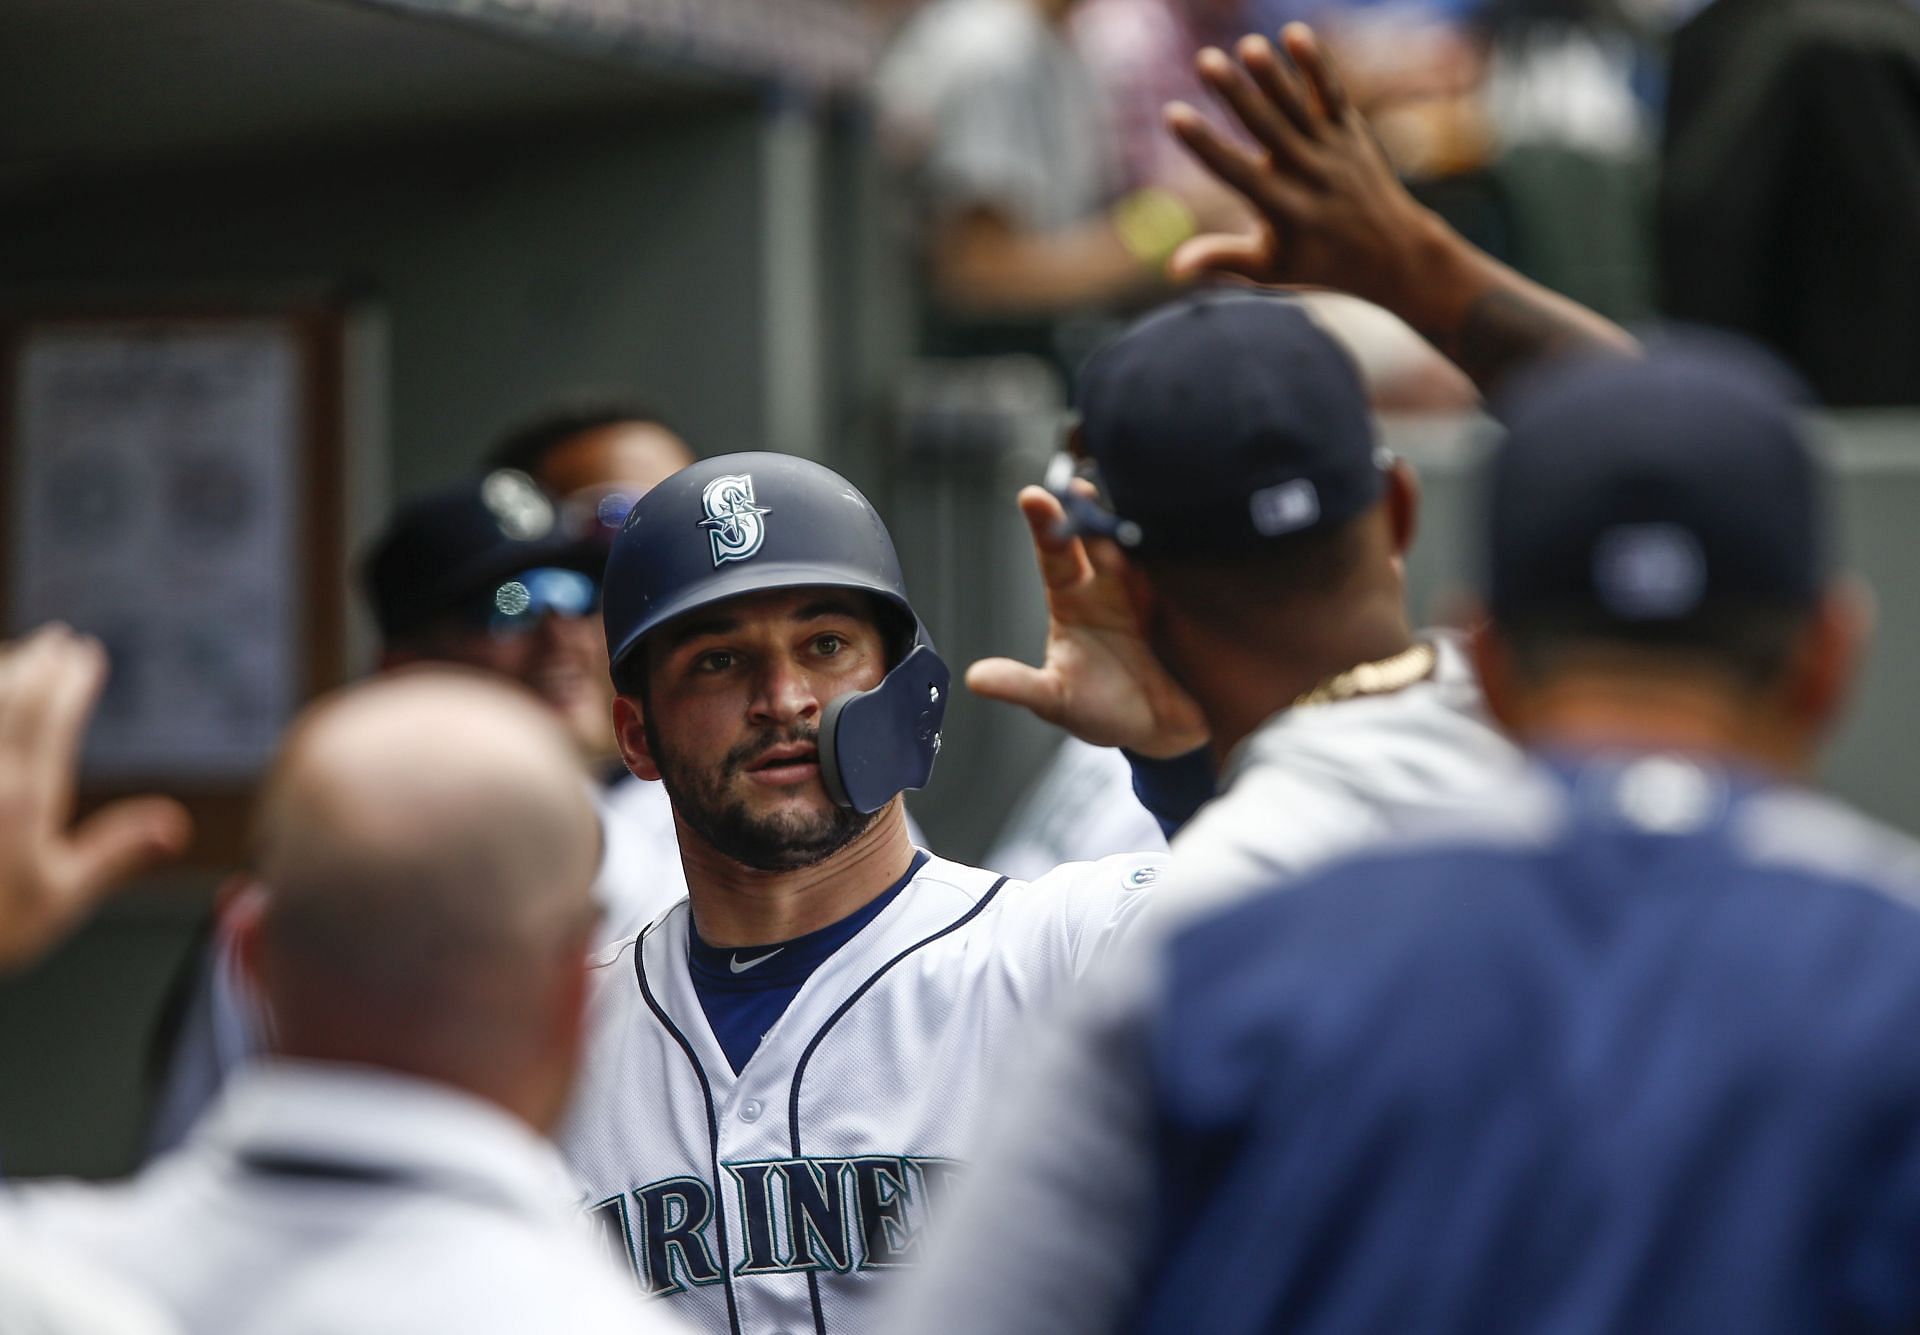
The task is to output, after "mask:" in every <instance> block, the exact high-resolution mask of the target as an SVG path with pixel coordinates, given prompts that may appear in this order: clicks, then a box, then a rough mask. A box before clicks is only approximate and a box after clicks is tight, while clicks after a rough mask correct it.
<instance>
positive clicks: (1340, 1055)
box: [898, 756, 1920, 1335]
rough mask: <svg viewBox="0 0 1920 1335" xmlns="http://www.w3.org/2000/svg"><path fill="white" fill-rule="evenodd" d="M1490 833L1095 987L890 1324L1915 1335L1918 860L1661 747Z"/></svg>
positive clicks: (1593, 770)
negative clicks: (911, 1299)
mask: <svg viewBox="0 0 1920 1335" xmlns="http://www.w3.org/2000/svg"><path fill="white" fill-rule="evenodd" d="M1484 819H1485V822H1486V824H1485V827H1484V828H1480V827H1476V828H1475V829H1474V830H1473V831H1471V832H1466V831H1462V830H1460V829H1459V828H1458V827H1456V828H1455V830H1454V831H1453V832H1451V833H1448V834H1445V835H1443V836H1440V838H1441V839H1444V842H1439V841H1434V840H1429V841H1426V842H1423V843H1419V844H1412V843H1406V844H1396V845H1394V849H1397V850H1398V851H1394V849H1379V850H1375V851H1374V852H1373V853H1371V854H1370V855H1368V856H1366V857H1364V858H1361V859H1358V860H1351V861H1347V862H1344V863H1340V864H1335V865H1331V866H1328V867H1326V868H1325V869H1323V870H1322V871H1320V872H1317V873H1313V874H1310V875H1308V876H1306V877H1305V878H1303V879H1300V880H1297V881H1295V882H1293V883H1291V884H1288V885H1275V886H1274V888H1273V889H1272V890H1271V891H1269V892H1266V893H1262V894H1259V895H1256V896H1255V897H1253V898H1251V899H1246V900H1241V901H1238V902H1236V903H1234V904H1232V905H1230V906H1226V907H1222V908H1217V909H1214V910H1212V911H1210V912H1208V913H1206V914H1205V915H1204V916H1200V917H1196V918H1192V919H1189V920H1186V921H1184V922H1182V923H1180V924H1176V925H1170V926H1169V927H1168V929H1167V930H1166V932H1165V934H1164V935H1163V937H1162V939H1160V940H1158V941H1157V942H1154V943H1153V944H1152V947H1151V948H1150V949H1144V950H1141V951H1139V952H1138V953H1137V954H1136V955H1135V956H1134V957H1132V958H1131V959H1129V960H1127V961H1126V964H1127V966H1128V967H1126V968H1124V969H1121V970H1117V971H1115V972H1114V973H1113V974H1111V975H1110V976H1109V977H1107V978H1106V979H1105V980H1103V982H1102V983H1101V984H1100V985H1097V986H1094V987H1092V988H1090V989H1089V992H1088V994H1087V995H1086V996H1085V997H1084V998H1083V1000H1082V1004H1081V1006H1080V1010H1079V1013H1078V1014H1077V1015H1076V1017H1075V1018H1074V1021H1073V1023H1071V1024H1070V1025H1068V1026H1065V1027H1064V1028H1062V1029H1061V1030H1060V1031H1059V1032H1057V1033H1054V1034H1052V1035H1050V1036H1048V1038H1047V1040H1046V1041H1045V1042H1044V1043H1043V1044H1042V1045H1041V1049H1040V1051H1039V1052H1038V1054H1037V1057H1036V1060H1035V1061H1034V1063H1033V1064H1032V1067H1031V1069H1030V1070H1029V1071H1028V1072H1026V1074H1025V1078H1024V1079H1023V1080H1020V1081H1012V1082H1009V1084H1010V1098H1009V1100H1008V1104H1007V1106H1006V1108H1005V1110H1004V1115H1003V1116H1002V1117H1001V1118H1000V1119H999V1122H998V1124H997V1125H995V1126H990V1127H988V1128H987V1143H986V1144H985V1145H984V1147H983V1149H982V1151H981V1152H980V1154H979V1155H978V1171H977V1173H976V1176H975V1179H974V1182H975V1185H974V1189H973V1191H972V1192H971V1197H970V1199H969V1200H968V1201H967V1202H965V1203H964V1207H963V1208H962V1209H961V1210H960V1211H959V1212H957V1213H956V1214H955V1216H954V1217H953V1219H952V1220H951V1232H950V1233H949V1234H948V1236H947V1238H946V1239H945V1242H944V1244H943V1246H942V1248H941V1249H940V1250H939V1251H937V1252H934V1253H933V1255H932V1260H933V1264H932V1265H931V1266H930V1267H929V1272H928V1273H927V1274H926V1276H925V1278H924V1280H923V1282H922V1286H921V1290H920V1292H919V1293H918V1294H917V1295H915V1297H916V1299H917V1303H916V1305H914V1306H912V1307H911V1308H910V1309H909V1310H908V1311H906V1312H904V1313H903V1320H902V1322H901V1323H900V1325H899V1326H898V1329H900V1330H902V1331H904V1332H908V1335H921V1332H934V1331H946V1330H972V1329H978V1330H993V1331H995V1332H998V1333H999V1335H1041V1333H1042V1332H1045V1335H1094V1333H1095V1332H1112V1331H1116V1330H1134V1331H1143V1332H1168V1333H1169V1335H1172V1333H1173V1332H1181V1333H1183V1335H1184V1333H1186V1332H1194V1331H1205V1332H1208V1335H1241V1333H1242V1332H1256V1331H1258V1332H1269V1331H1274V1332H1280V1331H1284V1332H1289V1333H1290V1335H1316V1333H1319V1332H1343V1333H1344V1332H1360V1331H1366V1332H1373V1331H1382V1332H1395V1333H1396V1335H1400V1333H1402V1332H1460V1333H1461V1335H1467V1333H1468V1332H1471V1333H1472V1335H1488V1333H1489V1332H1505V1331H1512V1332H1520V1331H1525V1332H1529V1335H1533V1333H1535V1332H1554V1333H1555V1335H1562V1333H1565V1335H1572V1333H1575V1332H1580V1333H1582V1335H1584V1333H1586V1332H1593V1333H1594V1335H1599V1333H1600V1332H1632V1333H1633V1335H1646V1333H1647V1332H1689V1333H1691V1332H1706V1331H1712V1332H1721V1331H1728V1332H1732V1331H1738V1332H1742V1335H1754V1333H1755V1332H1776V1331H1777V1332H1783V1333H1784V1332H1796V1333H1799V1332H1809V1331H1843V1330H1844V1331H1893V1330H1913V1329H1916V1328H1920V909H1917V908H1916V902H1920V849H1916V846H1915V845H1914V844H1912V843H1910V842H1909V841H1908V840H1906V839H1904V838H1903V837H1901V836H1898V835H1895V834H1892V833H1891V832H1889V831H1886V830H1884V829H1881V828H1880V827H1878V826H1875V825H1873V824H1872V823H1871V822H1869V821H1867V820H1865V819H1863V818H1861V817H1859V816H1856V815H1853V814H1851V813H1849V812H1847V811H1846V810H1845V809H1844V808H1841V807H1839V806H1838V805H1837V804H1834V803H1832V802H1829V801H1827V800H1825V799H1822V798H1820V797H1817V796H1815V795H1813V794H1810V793H1807V792H1804V791H1801V790H1798V789H1790V788H1785V787H1780V786H1769V785H1765V784H1760V783H1757V782H1755V781H1753V780H1751V779H1747V778H1742V777H1740V776H1736V775H1730V774H1727V773H1725V772H1723V771H1719V770H1716V769H1713V768H1711V767H1708V766H1705V765H1701V764H1697V763H1694V762H1692V761H1688V760H1682V759H1677V758H1673V757H1656V756H1642V757H1634V758H1628V759H1622V760H1583V761H1580V762H1578V763H1571V764H1565V765H1550V766H1544V767H1536V768H1534V769H1532V770H1523V771H1520V772H1518V773H1517V775H1516V778H1515V781H1514V782H1513V783H1511V784H1510V785H1508V786H1507V787H1506V788H1505V789H1504V790H1503V792H1502V801H1501V802H1500V803H1499V809H1498V810H1496V811H1493V812H1491V813H1488V814H1487V815H1486V816H1485V818H1484ZM1166 893H1167V895H1168V898H1169V901H1170V902H1177V900H1178V897H1179V893H1180V867H1179V863H1178V862H1177V861H1176V864H1175V867H1174V870H1173V873H1172V875H1170V876H1169V877H1168V884H1167V891H1166Z"/></svg>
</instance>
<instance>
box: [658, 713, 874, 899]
mask: <svg viewBox="0 0 1920 1335" xmlns="http://www.w3.org/2000/svg"><path fill="white" fill-rule="evenodd" d="M642 726H644V727H645V728H646V732H647V746H648V747H649V749H651V750H652V752H653V763H654V765H655V766H656V767H657V768H658V769H659V771H660V782H661V783H663V784H665V785H666V788H667V797H668V799H669V800H670V801H671V802H672V803H673V809H674V812H675V814H677V815H678V816H679V817H680V819H681V820H683V821H685V822H686V823H687V825H688V826H689V827H690V828H691V829H692V830H693V832H694V833H695V834H697V835H699V836H700V837H701V838H702V839H704V840H706V842H707V843H709V844H711V845H712V846H713V848H714V849H715V850H716V851H718V852H719V853H721V854H722V855H724V856H726V857H729V858H731V859H733V860H734V861H735V862H738V863H740V864H742V865H743V866H747V867H752V868H753V869H754V870H755V871H794V870H797V869H798V868H801V867H811V866H813V865H814V864H815V863H817V862H824V861H825V860H826V859H828V858H830V857H832V856H833V855H834V854H835V853H838V852H839V851H840V850H841V849H843V848H845V847H846V846H847V845H848V844H850V843H852V842H853V841H854V840H855V839H857V838H859V837H860V835H861V834H863V833H865V831H866V829H867V827H868V826H870V825H872V824H873V822H874V820H875V818H876V817H878V816H879V814H880V813H879V812H878V811H875V812H870V813H867V814H864V815H863V814H862V813H860V812H858V811H853V810H851V809H849V808H847V807H843V806H841V805H840V804H839V803H837V802H834V803H830V804H829V805H828V809H827V811H826V812H825V813H824V814H812V813H805V812H783V813H781V814H780V815H777V816H767V817H758V816H755V815H754V814H753V813H752V812H751V811H749V810H748V809H747V805H746V803H745V802H743V801H741V800H739V799H738V798H734V797H730V796H729V795H728V792H727V781H728V780H729V779H731V778H732V777H733V776H734V775H736V774H740V773H742V772H744V771H745V769H746V767H747V766H748V765H750V764H751V763H753V761H754V760H756V759H757V758H758V757H759V756H761V755H762V754H764V753H765V752H766V750H767V748H769V747H773V746H783V745H791V744H795V743H806V744H811V745H815V746H817V745H818V736H819V734H818V732H817V730H814V729H807V728H797V729H793V730H791V731H786V732H783V731H781V730H779V729H768V730H766V731H764V732H760V733H757V734H756V735H754V736H753V737H752V738H750V739H749V740H747V741H744V742H742V743H740V744H739V745H738V746H736V747H734V748H733V749H732V750H730V751H728V752H727V754H726V755H725V756H723V757H722V758H721V760H720V763H719V765H718V766H717V767H715V769H714V770H712V771H710V772H708V773H704V774H703V773H697V772H695V771H694V770H693V769H692V768H691V767H683V766H682V765H681V764H680V762H679V760H678V758H677V757H673V756H670V755H668V754H667V752H666V751H665V750H664V749H663V748H662V747H661V745H660V734H659V733H658V732H657V731H656V730H655V729H654V726H653V720H652V719H651V718H644V719H643V720H642ZM883 810H884V808H883Z"/></svg>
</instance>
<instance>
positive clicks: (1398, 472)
mask: <svg viewBox="0 0 1920 1335" xmlns="http://www.w3.org/2000/svg"><path fill="white" fill-rule="evenodd" d="M1386 483H1387V487H1386V495H1385V497H1384V498H1383V500H1384V502H1385V504H1386V507H1387V531H1388V533H1389V535H1390V536H1391V538H1392V541H1393V555H1394V559H1395V560H1400V559H1403V558H1404V557H1405V556H1406V554H1407V552H1408V551H1409V550H1410V549H1411V548H1412V547H1413V539H1414V535H1415V534H1416V533H1418V532H1419V531H1420V477H1419V474H1417V473H1415V472H1414V471H1413V466H1412V465H1411V464H1409V463H1408V462H1407V461H1406V460H1405V459H1395V460H1394V461H1393V462H1392V463H1391V464H1390V465H1388V466H1387V470H1386Z"/></svg>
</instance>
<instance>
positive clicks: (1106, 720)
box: [967, 487, 1207, 758]
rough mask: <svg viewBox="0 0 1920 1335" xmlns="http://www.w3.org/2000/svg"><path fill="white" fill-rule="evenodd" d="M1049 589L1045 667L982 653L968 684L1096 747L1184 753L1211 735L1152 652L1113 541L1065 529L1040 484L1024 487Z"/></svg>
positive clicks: (1024, 510)
mask: <svg viewBox="0 0 1920 1335" xmlns="http://www.w3.org/2000/svg"><path fill="white" fill-rule="evenodd" d="M1020 512H1021V514H1022V515H1023V516H1025V518H1026V521H1027V527H1028V528H1029V529H1030V530H1031V532H1032V534H1033V549H1034V555H1035V556H1036V557H1037V558H1038V560H1039V563H1040V578H1041V580H1042V581H1043V582H1044V583H1045V585H1046V593H1047V651H1046V659H1045V661H1044V662H1043V663H1042V664H1041V666H1039V667H1033V666H1031V665H1030V664H1026V663H1021V662H1018V661H1016V660H1014V659H1011V658H983V659H981V660H980V661H979V662H977V663H975V664H973V666H971V667H969V668H968V669H967V685H968V687H969V688H971V689H972V690H973V691H974V692H975V693H976V694H979V695H983V696H986V697H987V698H988V699H992V700H1001V701H1004V702H1006V703H1007V704H1012V705H1019V706H1021V707H1022V708H1025V709H1029V710H1031V711H1032V712H1033V713H1035V714H1037V715H1039V716H1040V717H1041V718H1043V719H1045V720H1046V721H1047V722H1049V723H1052V724H1054V725H1055V726H1057V727H1061V728H1064V729H1066V730H1067V731H1068V732H1070V733H1072V734H1073V735H1074V736H1076V737H1078V738H1080V739H1081V740H1082V741H1087V742H1092V743H1094V744H1095V745H1096V746H1124V747H1127V748H1128V749H1130V750H1133V751H1137V752H1139V753H1140V754H1142V755H1147V756H1155V757H1162V758H1164V757H1170V756H1177V755H1184V754H1185V753H1187V752H1188V751H1191V750H1193V749H1194V748H1196V747H1198V746H1202V745H1204V744H1205V743H1206V740H1207V725H1206V720H1205V719H1203V718H1202V717H1201V716H1200V708H1199V706H1198V705H1196V704H1194V702H1193V700H1192V698H1191V697H1190V696H1188V695H1187V693H1186V692H1185V691H1184V690H1182V689H1181V688H1180V685H1179V684H1178V683H1177V682H1175V681H1174V680H1173V678H1171V677H1169V676H1168V675H1167V673H1166V669H1165V668H1163V667H1161V666H1160V662H1159V660H1158V659H1156V658H1155V657H1154V656H1153V651H1152V649H1150V648H1149V647H1148V646H1147V642H1146V639H1145V637H1144V636H1143V635H1142V634H1141V631H1140V625H1139V622H1138V621H1137V620H1136V619H1135V617H1134V613H1133V606H1132V604H1131V602H1129V600H1128V597H1127V591H1126V587H1125V585H1124V584H1123V582H1122V576H1121V567H1122V564H1123V562H1122V558H1121V556H1120V553H1119V550H1118V549H1117V548H1115V547H1114V546H1113V544H1112V543H1110V542H1106V541H1104V540H1101V539H1093V540H1091V541H1083V540H1082V539H1080V538H1078V537H1075V536H1072V535H1064V536H1063V534H1062V526H1063V523H1064V520H1065V518H1066V515H1065V512H1064V511H1063V510H1062V509H1061V507H1060V502H1059V501H1057V500H1056V499H1054V497H1053V496H1052V495H1051V494H1049V493H1048V492H1046V491H1045V490H1043V489H1041V488H1039V487H1026V488H1024V489H1022V490H1021V492H1020Z"/></svg>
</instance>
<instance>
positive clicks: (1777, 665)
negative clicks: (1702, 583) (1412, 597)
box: [1500, 604, 1812, 691]
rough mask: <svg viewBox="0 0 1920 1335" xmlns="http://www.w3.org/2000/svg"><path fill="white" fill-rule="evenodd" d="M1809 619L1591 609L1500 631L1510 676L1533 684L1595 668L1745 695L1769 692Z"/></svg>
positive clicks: (1793, 610) (1776, 613)
mask: <svg viewBox="0 0 1920 1335" xmlns="http://www.w3.org/2000/svg"><path fill="white" fill-rule="evenodd" d="M1811 616H1812V612H1811V610H1810V609H1808V608H1805V607H1780V606H1754V605H1744V606H1743V605H1737V604H1736V605H1732V606H1724V607H1715V608H1709V609H1707V610H1705V611H1703V612H1700V613H1698V614H1696V615H1694V616H1691V617H1688V618H1686V619H1685V620H1681V621H1645V622H1623V621H1621V620H1619V619H1618V618H1617V617H1609V616H1607V615H1606V614H1605V613H1603V612H1601V611H1600V610H1599V609H1598V608H1576V609H1573V610H1568V611H1560V612H1530V613H1527V614H1525V615H1524V616H1521V617H1516V618H1513V619H1511V620H1503V621H1502V622H1501V623H1500V636H1501V638H1502V639H1503V640H1505V641H1506V643H1507V646H1508V648H1509V649H1510V650H1511V651H1512V653H1513V663H1514V668H1515V670H1516V671H1518V672H1519V673H1520V675H1521V676H1522V677H1525V678H1527V679H1528V680H1530V681H1534V682H1539V681H1543V680H1545V679H1547V678H1550V677H1553V676H1556V675H1558V674H1559V673H1561V672H1564V671H1567V670H1568V669H1569V668H1571V667H1574V666H1576V665H1578V664H1581V663H1591V662H1594V661H1595V660H1599V661H1603V662H1611V663H1616V664H1622V665H1628V666H1631V667H1634V668H1640V669H1645V670H1649V671H1670V672H1701V671H1710V672H1714V673H1717V674H1719V675H1721V676H1724V677H1728V678H1731V679H1732V680H1733V681H1734V682H1735V683H1736V684H1737V685H1739V686H1741V687H1744V688H1746V689H1749V690H1755V691H1763V690H1766V689H1767V688H1769V687H1771V686H1774V685H1776V684H1777V683H1778V682H1779V681H1780V679H1781V677H1782V675H1783V674H1784V673H1785V672H1786V670H1787V667H1788V665H1789V662H1790V660H1791V659H1792V657H1793V651H1794V648H1795V645H1796V642H1797V641H1798V640H1799V638H1800V636H1801V634H1802V633H1803V632H1804V631H1805V630H1806V627H1807V621H1808V618H1809V617H1811Z"/></svg>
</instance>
